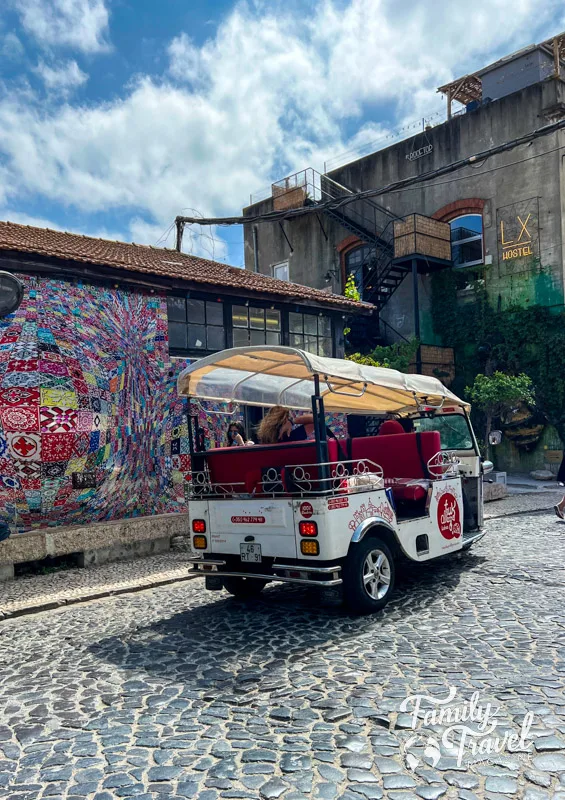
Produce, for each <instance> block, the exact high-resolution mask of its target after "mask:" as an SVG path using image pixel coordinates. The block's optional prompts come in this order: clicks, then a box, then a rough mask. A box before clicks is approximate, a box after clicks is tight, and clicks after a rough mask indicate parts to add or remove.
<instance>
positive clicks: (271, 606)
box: [89, 553, 485, 694]
mask: <svg viewBox="0 0 565 800" xmlns="http://www.w3.org/2000/svg"><path fill="white" fill-rule="evenodd" d="M484 560H485V559H484V558H482V557H480V556H476V555H474V554H471V553H465V554H464V555H462V557H461V558H458V559H449V560H442V561H440V562H438V561H436V562H434V563H430V564H428V565H420V564H419V565H403V566H401V568H400V569H399V572H398V574H397V586H396V589H395V592H394V595H393V597H392V599H391V602H390V603H389V605H388V606H387V607H386V608H385V609H384V611H383V612H381V613H379V614H375V615H371V616H366V617H355V616H352V615H350V614H348V613H346V612H345V611H344V610H343V608H342V607H341V604H340V600H341V598H340V597H339V596H338V593H337V592H335V593H330V592H329V591H328V590H326V591H324V592H320V591H319V590H318V591H317V590H315V589H309V588H307V589H305V588H302V587H293V586H289V585H284V586H277V585H273V586H272V587H267V588H266V589H265V591H264V592H263V594H262V595H261V596H260V598H258V599H254V600H247V601H243V600H236V599H234V598H232V597H228V596H226V594H225V593H221V594H219V593H211V592H207V591H206V590H205V589H204V585H203V582H202V583H200V582H199V583H198V584H196V583H193V584H188V587H190V589H188V591H187V595H188V594H189V593H190V598H189V597H188V596H187V604H188V603H189V602H190V604H191V607H190V608H187V610H186V611H183V612H181V613H177V614H174V615H173V616H170V617H168V618H166V619H160V620H159V621H156V622H152V623H150V624H148V625H142V624H140V626H139V627H138V628H136V629H135V630H134V631H133V632H131V633H129V634H123V635H120V636H115V637H110V638H107V639H103V640H102V641H100V642H98V643H97V644H95V645H92V646H91V647H90V648H89V649H90V651H91V652H92V653H93V654H94V655H95V656H96V657H97V658H98V659H102V660H104V661H106V662H108V663H111V664H114V665H115V666H117V667H119V668H120V669H123V670H125V671H129V670H133V671H135V672H137V673H138V674H139V671H140V670H142V671H144V672H146V673H147V674H148V675H152V676H154V677H156V676H159V677H160V678H167V679H171V680H175V681H179V680H180V681H182V682H183V683H185V685H186V686H187V688H191V687H192V688H194V689H196V690H197V691H202V690H203V689H204V690H205V689H207V688H212V687H219V688H222V689H224V690H225V691H226V692H232V691H234V687H235V691H238V688H239V690H240V691H241V692H242V694H245V692H246V691H247V689H248V687H249V686H254V688H256V689H257V688H258V689H259V691H260V690H261V684H265V686H268V687H269V689H268V690H269V691H271V690H272V686H273V682H274V683H275V684H276V683H277V682H278V683H282V684H285V685H286V684H288V674H289V670H290V669H291V668H292V669H294V670H295V669H296V666H294V667H292V665H293V664H295V662H303V661H304V662H305V664H307V670H306V671H307V672H309V671H310V670H311V669H313V667H314V666H316V665H318V667H319V669H321V670H322V673H323V672H324V670H325V669H326V667H327V664H328V659H329V661H330V663H331V660H332V652H333V651H335V652H336V653H339V657H340V660H341V664H344V665H346V667H347V669H350V670H353V671H355V670H356V669H358V668H361V669H363V665H362V664H360V663H359V659H360V657H361V658H364V659H369V661H370V659H376V658H380V659H381V660H382V657H383V655H384V654H385V653H386V655H387V657H389V656H390V654H391V639H392V636H391V626H392V627H395V626H396V625H398V624H402V625H405V624H410V625H413V626H414V627H415V628H419V626H420V624H421V614H422V610H423V609H429V608H430V606H431V605H432V604H434V603H436V602H438V601H439V602H440V603H443V602H444V600H445V596H447V595H449V594H450V593H451V592H453V591H454V590H455V588H456V587H457V585H458V583H459V581H460V579H461V576H462V574H463V573H464V572H466V571H468V570H470V569H473V568H474V567H477V566H479V565H480V564H481V563H482V561H484ZM186 590H187V584H183V587H182V588H179V587H176V588H175V589H174V591H175V592H177V593H178V592H179V591H186ZM169 591H173V590H172V589H171V590H169ZM137 602H139V603H140V613H142V612H141V608H142V606H141V602H142V601H141V600H140V599H139V598H138V600H137ZM143 602H145V603H146V602H147V600H145V601H143ZM176 602H178V595H177V597H176ZM152 611H153V612H154V607H153V608H152ZM140 621H141V620H140ZM353 640H354V641H353ZM363 651H365V653H364V652H363ZM369 669H370V664H369Z"/></svg>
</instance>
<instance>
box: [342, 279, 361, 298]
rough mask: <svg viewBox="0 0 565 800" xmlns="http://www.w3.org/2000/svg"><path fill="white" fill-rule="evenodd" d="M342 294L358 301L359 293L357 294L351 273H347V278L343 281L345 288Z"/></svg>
mask: <svg viewBox="0 0 565 800" xmlns="http://www.w3.org/2000/svg"><path fill="white" fill-rule="evenodd" d="M343 293H344V295H345V296H346V297H348V298H349V299H350V300H356V301H357V302H359V300H361V295H360V294H359V289H358V288H357V285H356V283H355V278H354V277H353V275H348V276H347V280H346V281H345V289H344V292H343Z"/></svg>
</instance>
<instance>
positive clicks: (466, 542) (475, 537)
mask: <svg viewBox="0 0 565 800" xmlns="http://www.w3.org/2000/svg"><path fill="white" fill-rule="evenodd" d="M485 533H486V531H484V530H479V531H471V532H470V533H464V534H463V550H466V549H467V548H468V547H471V545H472V544H475V542H478V541H479V539H482V538H483V536H484V535H485Z"/></svg>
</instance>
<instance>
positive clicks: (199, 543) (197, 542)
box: [192, 536, 208, 550]
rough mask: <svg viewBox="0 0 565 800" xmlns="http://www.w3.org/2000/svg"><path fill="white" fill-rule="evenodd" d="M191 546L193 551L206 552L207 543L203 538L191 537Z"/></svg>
mask: <svg viewBox="0 0 565 800" xmlns="http://www.w3.org/2000/svg"><path fill="white" fill-rule="evenodd" d="M192 544H193V545H194V549H195V550H206V548H207V547H208V542H207V540H206V537H205V536H193V537H192Z"/></svg>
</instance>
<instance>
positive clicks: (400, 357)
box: [345, 339, 419, 372]
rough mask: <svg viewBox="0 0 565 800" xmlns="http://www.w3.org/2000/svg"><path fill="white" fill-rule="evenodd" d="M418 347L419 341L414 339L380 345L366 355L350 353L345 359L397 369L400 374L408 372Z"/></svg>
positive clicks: (366, 364)
mask: <svg viewBox="0 0 565 800" xmlns="http://www.w3.org/2000/svg"><path fill="white" fill-rule="evenodd" d="M418 346H419V342H418V340H417V339H412V340H411V341H410V342H395V344H391V345H386V346H385V345H379V346H378V347H375V348H374V350H372V351H371V352H370V353H366V354H362V353H350V354H349V355H346V356H345V358H346V359H348V360H349V361H355V362H356V363H357V364H365V366H368V367H388V368H390V369H397V370H398V371H399V372H406V371H407V370H408V367H409V366H410V364H411V363H412V361H413V360H414V358H415V356H416V352H417V350H418Z"/></svg>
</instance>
